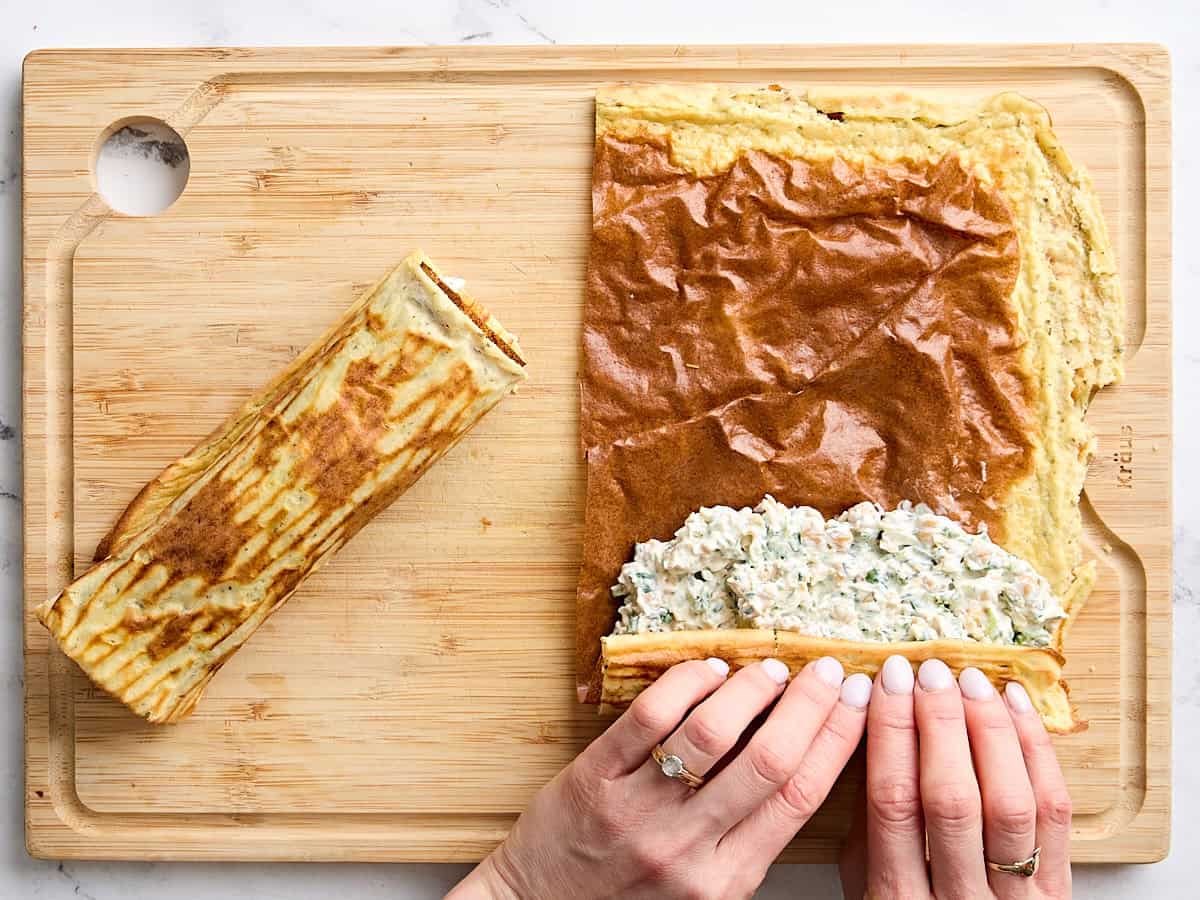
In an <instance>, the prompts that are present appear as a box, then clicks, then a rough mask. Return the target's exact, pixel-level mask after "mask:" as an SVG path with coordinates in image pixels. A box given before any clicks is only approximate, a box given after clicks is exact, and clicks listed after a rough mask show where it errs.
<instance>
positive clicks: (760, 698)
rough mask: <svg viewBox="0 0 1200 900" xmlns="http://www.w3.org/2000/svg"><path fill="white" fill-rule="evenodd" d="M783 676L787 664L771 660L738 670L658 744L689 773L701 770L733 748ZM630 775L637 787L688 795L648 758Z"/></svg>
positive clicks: (771, 697) (782, 682)
mask: <svg viewBox="0 0 1200 900" xmlns="http://www.w3.org/2000/svg"><path fill="white" fill-rule="evenodd" d="M787 679H788V668H787V666H786V665H784V664H783V663H781V662H780V661H779V660H777V659H764V660H763V661H762V662H760V663H758V664H757V665H752V666H746V667H745V668H744V669H740V670H739V671H738V672H737V673H735V674H734V676H733V677H732V678H730V679H729V681H728V682H726V683H725V684H724V685H722V686H721V688H720V690H718V691H717V692H716V693H714V694H713V695H712V696H711V697H709V698H708V699H707V700H705V701H704V702H703V703H701V704H700V705H699V706H697V707H696V708H695V709H694V710H692V711H691V713H690V714H688V716H687V718H685V719H684V720H683V723H682V724H681V725H680V726H679V727H678V728H676V729H675V730H674V731H673V732H672V733H671V736H670V737H668V738H667V739H666V740H664V741H663V742H662V748H663V751H664V752H665V753H667V754H669V755H671V756H677V757H679V759H681V760H682V761H683V764H684V765H685V766H686V767H687V769H688V771H689V772H691V773H693V774H694V775H701V776H703V775H705V774H707V773H708V771H709V769H711V768H712V767H713V766H714V765H716V764H717V763H718V762H719V761H720V760H721V758H722V757H723V756H724V755H725V754H726V753H728V752H729V751H730V750H732V749H733V747H734V745H735V744H736V743H737V741H738V738H740V737H741V735H742V732H743V731H745V730H746V728H747V727H748V726H749V725H750V723H751V722H753V721H754V719H755V717H756V716H758V715H759V714H760V713H761V712H762V711H763V710H765V709H766V708H767V707H769V706H770V705H771V704H772V703H774V702H775V698H777V697H778V696H779V694H780V692H781V691H782V690H783V686H784V685H785V684H786V683H787ZM634 778H635V779H637V780H638V782H640V784H641V785H642V789H643V790H652V791H657V792H662V791H664V790H668V791H673V792H675V793H676V794H677V795H678V796H679V797H680V798H681V799H682V798H683V797H686V796H688V795H689V794H690V793H691V788H689V787H688V786H687V785H686V784H684V783H683V782H682V781H679V780H677V779H670V778H665V777H664V776H663V772H662V769H661V767H660V766H659V764H658V763H656V762H655V761H654V760H653V759H646V760H645V761H644V765H643V766H642V767H641V768H640V769H639V770H638V772H637V773H635V775H634Z"/></svg>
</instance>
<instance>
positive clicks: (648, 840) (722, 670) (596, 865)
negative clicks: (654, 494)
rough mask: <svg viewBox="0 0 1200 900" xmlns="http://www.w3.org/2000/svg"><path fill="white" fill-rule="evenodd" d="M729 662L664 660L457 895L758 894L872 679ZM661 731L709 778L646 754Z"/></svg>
mask: <svg viewBox="0 0 1200 900" xmlns="http://www.w3.org/2000/svg"><path fill="white" fill-rule="evenodd" d="M728 672H729V667H728V666H727V665H726V664H725V663H724V662H722V661H721V660H718V659H710V660H705V661H700V660H697V661H693V662H685V663H681V664H679V665H677V666H675V667H674V668H672V669H670V670H668V671H667V672H666V673H664V674H663V676H662V677H661V678H660V679H659V680H658V681H657V682H655V683H654V684H653V685H652V686H651V687H649V688H647V689H646V690H645V691H644V692H643V693H642V694H641V695H640V696H639V697H638V698H637V699H636V700H635V701H634V702H633V704H632V705H631V706H630V708H629V709H628V710H627V711H626V712H625V714H624V715H623V716H621V718H620V719H618V720H617V721H616V722H614V723H613V725H612V726H611V727H610V728H609V729H608V731H606V732H605V733H604V734H603V735H601V736H600V737H599V738H597V739H596V740H595V741H594V742H593V743H592V744H591V746H589V747H588V748H587V749H586V750H585V751H584V752H583V753H582V754H580V756H579V757H578V758H577V759H576V760H575V761H574V762H573V763H571V765H569V766H567V768H566V769H564V770H563V771H562V772H561V773H560V774H559V775H558V776H557V777H556V778H555V779H554V780H553V781H551V782H550V784H548V785H547V786H546V787H545V788H543V789H542V790H541V791H540V792H539V793H538V794H537V796H536V797H535V798H534V800H533V803H532V804H531V805H530V807H529V809H528V810H527V811H526V812H525V814H524V815H522V816H521V818H520V819H519V820H518V821H517V824H516V825H515V826H514V828H513V831H512V833H511V834H510V835H509V837H508V838H507V840H505V842H504V843H503V844H502V845H501V846H500V847H499V848H497V850H496V851H495V852H494V853H492V855H491V856H489V857H488V858H487V859H486V860H485V861H484V862H483V863H481V864H480V866H479V867H478V868H477V869H476V870H475V871H474V872H472V873H471V874H470V875H469V876H468V877H467V879H466V880H465V881H463V883H462V884H460V885H459V886H458V887H457V888H455V890H454V891H452V892H451V895H450V896H451V897H454V898H456V900H466V898H473V897H521V898H534V897H601V896H620V897H637V896H653V897H714V898H718V897H719V898H730V897H748V896H750V895H751V894H752V893H753V892H754V890H755V888H756V887H757V886H758V884H759V883H760V882H761V881H762V879H763V876H764V875H765V874H766V871H767V867H768V866H769V865H770V864H771V863H772V862H773V861H774V860H775V857H776V856H778V855H779V852H780V851H781V850H782V849H783V848H784V846H785V845H786V844H787V843H788V841H790V840H791V839H792V838H793V837H794V836H795V834H796V832H797V831H798V830H799V829H800V828H801V826H803V825H804V823H805V822H807V821H808V819H809V817H811V816H812V814H813V813H814V812H816V810H817V808H818V807H819V806H820V805H821V802H822V801H823V800H824V799H825V796H826V794H828V793H829V790H830V788H831V787H832V786H833V783H834V781H835V780H836V779H837V776H838V773H839V772H841V770H842V768H843V767H844V766H845V764H846V761H847V760H848V759H849V758H850V755H851V754H852V753H853V752H854V748H855V747H856V746H857V745H858V742H859V739H860V738H861V736H862V733H863V727H864V725H865V722H866V717H867V716H866V707H867V702H868V700H869V699H870V696H871V681H870V679H869V678H867V677H866V676H865V675H853V676H851V677H850V678H847V679H845V681H844V682H843V672H842V666H841V664H840V663H838V662H837V661H836V660H834V659H830V658H825V659H821V660H818V661H816V662H814V663H812V664H810V665H809V666H807V667H806V668H805V669H804V670H803V671H802V672H800V674H799V675H797V676H796V678H795V679H794V680H793V681H792V682H791V684H790V685H787V684H786V683H787V679H788V671H787V667H786V666H785V665H784V664H783V663H781V662H779V661H778V660H773V659H769V660H766V661H764V662H762V663H758V664H755V665H752V666H748V667H747V668H744V669H742V670H740V671H739V672H737V673H736V674H735V675H733V676H732V677H727V675H728ZM785 685H786V687H785ZM956 693H957V692H956ZM776 701H778V702H776ZM697 704H699V705H697ZM773 704H774V709H772V710H771V712H770V715H769V716H768V717H767V718H766V721H765V722H763V723H762V725H761V727H759V728H758V729H757V730H753V729H752V728H751V726H752V725H753V724H754V723H755V721H756V719H757V718H758V717H759V716H760V715H761V714H762V713H763V712H765V711H766V710H768V709H770V708H771V707H772V705H773ZM910 705H911V698H910ZM693 707H695V708H694V709H693ZM689 710H691V711H690V712H689ZM748 730H751V731H752V734H751V735H750V737H749V739H748V741H746V742H745V745H744V746H743V747H742V748H741V749H740V750H738V751H737V753H736V754H734V755H732V757H731V758H730V759H729V760H728V764H727V765H724V766H723V767H721V768H719V770H714V766H716V765H717V764H718V763H719V762H720V761H721V760H722V759H724V758H725V757H726V756H727V755H729V754H730V753H731V751H733V750H734V749H735V747H736V746H738V745H739V741H740V739H742V738H743V735H745V734H746V733H747V731H748ZM660 742H661V743H662V744H663V747H664V749H665V751H666V752H667V753H669V754H672V755H674V756H678V757H679V758H680V759H682V760H683V762H684V764H685V765H686V766H687V768H688V770H689V771H691V772H694V773H695V774H697V775H709V779H708V781H707V782H706V783H705V784H704V785H703V786H702V787H700V788H699V789H698V790H694V791H693V790H692V789H690V788H688V787H687V786H686V785H684V784H683V783H682V782H680V781H678V780H676V779H673V778H669V777H667V776H666V775H664V774H663V772H662V770H661V769H660V767H659V765H658V764H657V763H655V762H654V761H653V760H652V759H651V758H650V754H651V751H652V750H653V749H654V747H655V745H656V744H658V743H660ZM710 773H711V774H710Z"/></svg>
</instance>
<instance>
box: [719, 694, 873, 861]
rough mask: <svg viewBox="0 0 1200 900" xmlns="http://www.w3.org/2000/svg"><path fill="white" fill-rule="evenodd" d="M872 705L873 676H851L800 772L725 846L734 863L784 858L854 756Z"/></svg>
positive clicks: (730, 836) (729, 837) (738, 827)
mask: <svg viewBox="0 0 1200 900" xmlns="http://www.w3.org/2000/svg"><path fill="white" fill-rule="evenodd" d="M870 700H871V679H870V678H869V677H868V676H866V675H862V674H858V675H851V676H850V677H849V678H847V679H846V680H845V681H844V682H842V688H841V693H840V695H839V698H838V702H837V703H836V704H835V705H834V707H833V711H832V712H830V713H829V716H828V717H827V718H826V719H825V722H824V724H822V725H821V729H820V731H818V732H817V734H816V737H814V738H813V741H812V744H810V745H809V748H808V752H807V753H806V754H804V758H803V760H802V761H801V763H800V768H798V769H797V770H796V773H795V774H794V775H793V776H792V777H791V778H790V779H789V780H788V781H786V782H785V783H784V785H783V787H782V788H780V789H779V790H778V791H776V792H775V793H774V794H773V795H771V796H769V797H768V798H767V799H766V801H765V802H764V803H763V804H762V805H761V806H759V807H758V808H757V809H755V810H754V811H753V812H751V813H750V814H749V815H748V816H747V817H746V818H745V819H743V820H742V821H741V822H739V823H738V824H737V825H735V826H734V827H733V829H732V830H731V831H730V832H729V833H728V834H727V835H726V836H725V837H724V838H723V839H722V840H721V847H722V849H724V848H726V847H728V848H729V853H730V857H731V859H734V860H737V859H745V858H747V857H748V856H749V854H751V853H753V854H755V855H756V856H759V857H760V858H762V859H763V860H764V861H765V862H768V863H769V862H771V861H772V860H774V859H775V857H777V856H778V855H779V854H780V853H782V852H783V848H784V847H786V846H787V845H788V842H789V841H790V840H791V839H792V838H794V837H795V836H796V832H797V831H799V830H800V829H801V828H802V827H804V825H805V824H806V823H807V822H808V820H809V819H811V818H812V817H813V814H814V813H816V811H817V810H818V809H820V807H821V804H822V803H824V802H825V798H826V797H828V796H829V792H830V791H831V790H832V789H833V785H834V782H835V781H837V778H838V776H839V775H840V774H841V773H842V770H843V769H844V768H846V763H847V762H849V760H850V757H851V756H853V755H854V750H855V748H857V747H858V742H859V741H860V740H861V739H862V736H863V730H864V729H865V728H866V725H867V704H868V703H869V702H870ZM768 724H769V720H768ZM764 727H765V726H764Z"/></svg>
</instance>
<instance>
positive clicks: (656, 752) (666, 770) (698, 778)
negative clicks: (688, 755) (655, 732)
mask: <svg viewBox="0 0 1200 900" xmlns="http://www.w3.org/2000/svg"><path fill="white" fill-rule="evenodd" d="M650 757H651V759H653V760H654V761H655V762H656V763H658V767H659V768H660V769H662V773H663V774H664V775H666V776H667V777H668V778H674V779H675V780H676V781H682V782H683V783H684V784H686V785H687V786H688V787H690V788H691V789H692V790H695V789H696V788H698V787H700V785H702V784H704V776H702V775H697V774H696V773H695V772H691V771H689V770H688V767H687V766H685V765H684V764H683V760H682V759H680V758H679V757H678V756H675V755H673V754H671V753H668V752H667V751H666V750H664V749H663V747H662V744H655V745H654V749H653V750H652V751H651V752H650Z"/></svg>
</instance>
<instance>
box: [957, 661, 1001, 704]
mask: <svg viewBox="0 0 1200 900" xmlns="http://www.w3.org/2000/svg"><path fill="white" fill-rule="evenodd" d="M958 687H959V689H960V690H961V691H962V693H963V696H964V697H966V698H967V699H968V700H991V699H992V697H994V696H995V695H996V689H995V688H993V687H992V683H991V682H990V681H988V679H987V676H986V675H984V674H983V673H982V672H980V671H979V670H978V669H976V668H975V667H974V666H968V667H967V668H965V669H963V670H962V672H960V673H959V676H958Z"/></svg>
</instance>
